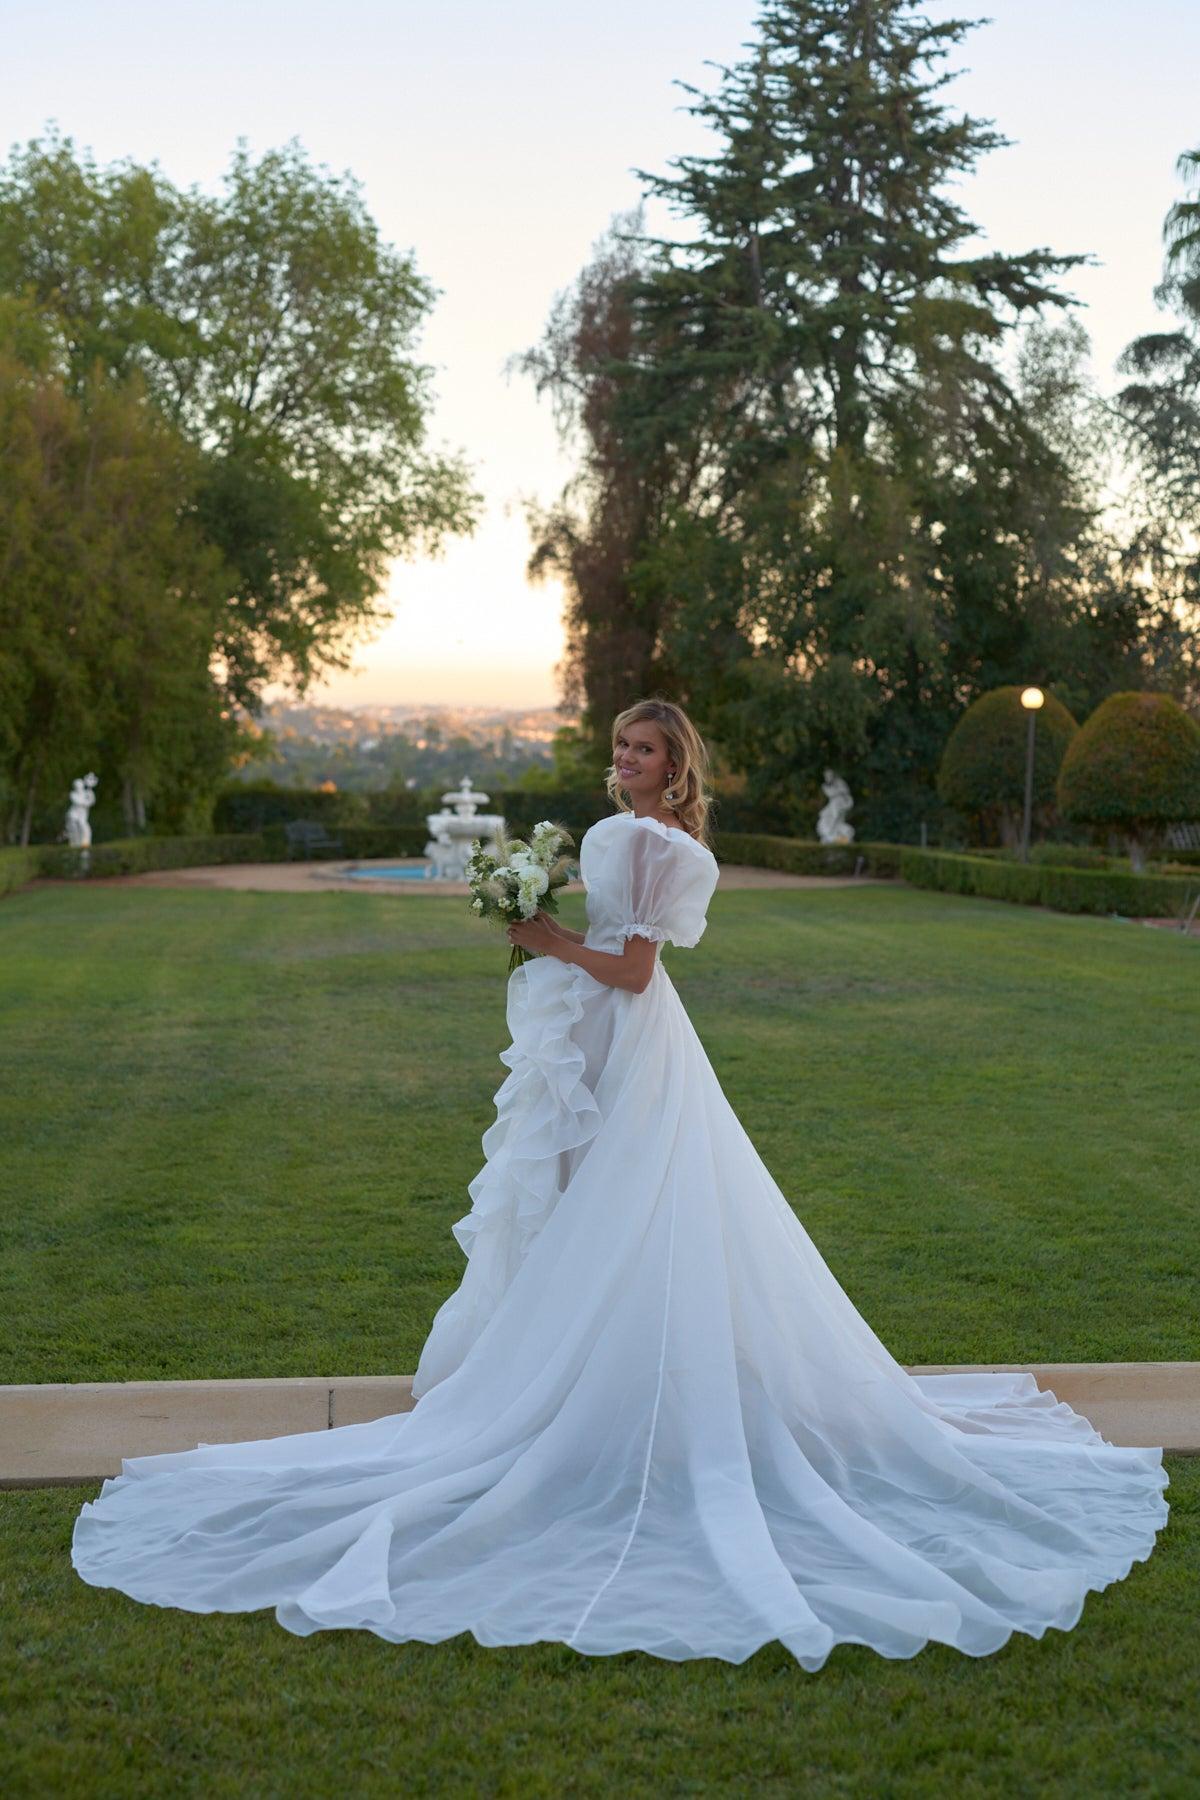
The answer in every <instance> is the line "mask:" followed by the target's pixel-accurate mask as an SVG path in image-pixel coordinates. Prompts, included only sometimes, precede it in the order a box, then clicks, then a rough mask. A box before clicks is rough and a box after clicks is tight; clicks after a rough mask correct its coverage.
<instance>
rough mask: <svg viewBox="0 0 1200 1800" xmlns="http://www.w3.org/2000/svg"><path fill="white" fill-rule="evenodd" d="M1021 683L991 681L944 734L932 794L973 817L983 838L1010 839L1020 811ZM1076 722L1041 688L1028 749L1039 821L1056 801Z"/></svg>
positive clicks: (1024, 725)
mask: <svg viewBox="0 0 1200 1800" xmlns="http://www.w3.org/2000/svg"><path fill="white" fill-rule="evenodd" d="M1023 692H1024V689H1023V688H1019V687H999V688H992V689H991V691H990V692H989V693H986V694H981V695H980V696H979V699H978V700H976V701H974V702H973V704H972V705H970V706H968V708H967V710H966V712H964V713H963V714H962V716H961V718H960V719H959V720H958V723H957V724H956V725H955V727H954V730H953V731H952V732H951V733H950V736H949V738H948V739H947V741H946V748H945V750H944V751H943V752H942V761H941V766H940V768H939V770H938V781H937V787H938V797H939V798H940V799H941V800H942V801H943V803H944V804H945V805H947V806H951V807H953V808H954V809H955V810H956V811H957V812H960V813H965V814H966V815H967V817H968V818H970V819H972V820H973V821H975V823H976V828H977V830H978V832H979V835H980V837H981V838H986V839H989V840H991V841H993V842H994V841H995V840H996V839H997V838H999V840H1000V842H1002V843H1004V844H1011V845H1015V844H1016V843H1017V841H1018V839H1019V837H1020V832H1021V823H1022V819H1023V815H1024V810H1025V760H1026V754H1027V748H1026V747H1027V743H1028V737H1029V713H1028V711H1027V710H1026V708H1025V707H1023V706H1022V705H1021V695H1022V693H1023ZM1078 730H1079V726H1078V724H1077V723H1076V721H1075V719H1074V718H1073V717H1072V716H1071V714H1070V713H1069V712H1068V711H1067V708H1066V707H1065V706H1064V705H1063V704H1062V702H1061V700H1056V699H1055V698H1054V696H1053V694H1046V696H1045V699H1044V701H1043V703H1042V706H1041V707H1040V709H1039V711H1038V719H1037V726H1036V728H1035V732H1034V750H1033V808H1034V812H1035V814H1037V813H1039V812H1040V814H1041V815H1042V818H1043V821H1045V820H1046V819H1047V816H1048V815H1051V814H1052V812H1053V808H1054V806H1055V802H1056V795H1057V787H1056V783H1057V777H1058V771H1059V768H1060V766H1061V764H1062V760H1063V757H1064V755H1065V753H1066V750H1067V747H1068V745H1069V744H1071V743H1072V742H1073V740H1074V738H1075V736H1076V734H1077V733H1078Z"/></svg>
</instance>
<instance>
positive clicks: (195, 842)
mask: <svg viewBox="0 0 1200 1800" xmlns="http://www.w3.org/2000/svg"><path fill="white" fill-rule="evenodd" d="M29 854H30V855H33V856H35V857H36V858H37V862H38V873H39V874H41V875H50V876H55V877H58V878H60V879H61V878H65V877H73V878H74V877H77V878H78V879H80V880H86V879H89V878H91V877H93V876H102V875H142V874H145V873H146V872H147V871H148V870H150V869H199V868H204V867H205V866H206V865H208V864H210V863H211V864H214V865H215V864H218V863H242V862H264V861H267V860H269V854H268V850H267V846H266V844H265V842H264V840H263V838H262V837H260V836H259V835H258V834H257V833H254V832H246V833H242V834H240V835H232V834H229V833H226V834H223V835H221V834H219V835H215V836H208V837H139V838H125V839H121V838H114V839H112V840H111V841H110V842H109V843H106V844H93V845H92V847H91V849H90V851H89V852H88V860H87V865H86V867H85V866H84V865H83V863H82V860H81V858H80V853H79V851H78V849H76V848H75V847H74V846H73V845H69V844H42V845H39V846H38V847H37V849H36V850H33V851H30V852H29Z"/></svg>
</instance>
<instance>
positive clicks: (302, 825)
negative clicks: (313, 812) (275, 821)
mask: <svg viewBox="0 0 1200 1800" xmlns="http://www.w3.org/2000/svg"><path fill="white" fill-rule="evenodd" d="M283 829H284V831H285V832H286V833H287V843H288V855H289V857H292V856H312V855H313V854H314V852H316V851H321V850H343V849H344V848H345V846H344V845H343V843H342V840H341V838H335V837H330V835H329V833H328V832H327V831H326V829H325V827H324V826H323V825H319V824H317V823H316V821H315V820H313V819H291V820H289V821H288V823H287V824H286V825H285V826H284V828H283Z"/></svg>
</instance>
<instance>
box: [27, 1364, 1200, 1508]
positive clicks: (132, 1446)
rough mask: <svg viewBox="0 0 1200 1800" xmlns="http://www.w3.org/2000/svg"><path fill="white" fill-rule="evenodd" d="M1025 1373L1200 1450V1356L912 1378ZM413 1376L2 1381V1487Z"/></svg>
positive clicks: (1155, 1435) (1073, 1400) (922, 1369)
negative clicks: (23, 1383)
mask: <svg viewBox="0 0 1200 1800" xmlns="http://www.w3.org/2000/svg"><path fill="white" fill-rule="evenodd" d="M1024 1369H1028V1370H1029V1372H1030V1373H1031V1374H1032V1375H1033V1376H1034V1377H1035V1379H1036V1380H1037V1383H1038V1386H1039V1387H1041V1388H1049V1389H1050V1390H1051V1391H1052V1392H1053V1393H1054V1394H1056V1395H1057V1397H1058V1398H1059V1399H1060V1400H1065V1401H1066V1402H1067V1404H1068V1405H1069V1406H1073V1407H1074V1408H1075V1410H1076V1412H1080V1413H1082V1414H1083V1415H1084V1417H1085V1418H1087V1419H1088V1420H1090V1422H1091V1423H1092V1424H1093V1425H1094V1426H1095V1428H1096V1430H1097V1431H1099V1432H1100V1433H1101V1435H1102V1436H1103V1437H1106V1438H1108V1439H1109V1441H1110V1442H1112V1443H1115V1444H1139V1445H1150V1446H1158V1445H1162V1446H1163V1447H1164V1449H1166V1450H1168V1451H1172V1452H1182V1453H1192V1452H1197V1451H1200V1363H1042V1364H1036V1363H958V1364H949V1363H941V1364H927V1365H919V1366H914V1367H913V1368H912V1370H911V1373H912V1374H914V1375H954V1374H960V1375H965V1374H969V1373H970V1374H978V1373H984V1372H987V1371H989V1370H991V1371H995V1372H997V1373H999V1372H1018V1371H1021V1370H1024ZM413 1405H414V1401H413V1397H412V1376H411V1375H335V1376H317V1375H312V1376H308V1375H304V1376H296V1377H292V1378H290V1379H289V1378H280V1379H266V1380H248V1381H116V1382H108V1381H85V1382H77V1383H75V1382H73V1383H61V1384H59V1383H50V1382H47V1383H32V1384H30V1385H28V1386H24V1387H2V1388H0V1487H7V1488H17V1487H61V1486H64V1485H67V1484H70V1483H74V1482H87V1481H101V1480H103V1479H105V1478H106V1477H108V1476H111V1475H119V1474H120V1472H121V1459H122V1457H126V1456H156V1455H159V1454H161V1453H162V1452H163V1451H167V1450H191V1449H194V1448H195V1446H196V1445H197V1444H200V1443H205V1444H232V1443H240V1442H244V1441H246V1440H249V1439H252V1438H267V1437H283V1436H286V1435H289V1434H291V1433H295V1432H302V1431H325V1430H327V1429H329V1428H331V1427H335V1426H338V1425H357V1424H363V1423H365V1422H366V1421H367V1420H369V1419H379V1418H386V1417H388V1416H389V1415H391V1414H393V1413H400V1412H409V1411H411V1409H412V1407H413Z"/></svg>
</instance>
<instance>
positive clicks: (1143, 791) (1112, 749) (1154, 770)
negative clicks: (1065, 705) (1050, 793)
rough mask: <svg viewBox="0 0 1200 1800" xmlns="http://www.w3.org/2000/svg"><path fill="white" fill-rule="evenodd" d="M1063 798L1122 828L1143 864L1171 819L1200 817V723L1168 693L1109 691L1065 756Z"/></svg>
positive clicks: (1075, 814)
mask: <svg viewBox="0 0 1200 1800" xmlns="http://www.w3.org/2000/svg"><path fill="white" fill-rule="evenodd" d="M1058 803H1059V806H1060V808H1061V810H1062V812H1063V814H1064V815H1065V816H1066V817H1067V818H1069V819H1075V820H1078V821H1079V822H1080V823H1082V824H1086V825H1092V826H1109V827H1110V828H1112V829H1115V830H1117V831H1120V832H1122V833H1123V834H1124V836H1125V837H1126V838H1127V840H1128V843H1129V855H1130V860H1131V861H1132V863H1133V866H1134V868H1135V869H1141V868H1143V867H1144V866H1145V858H1146V849H1147V847H1148V846H1149V845H1151V844H1153V843H1154V842H1155V841H1156V840H1158V839H1160V838H1161V837H1162V836H1164V835H1165V832H1166V829H1167V827H1168V826H1169V825H1174V824H1177V823H1178V822H1179V821H1180V820H1181V819H1186V820H1190V819H1197V818H1200V725H1197V723H1196V721H1195V719H1193V718H1191V717H1190V716H1189V715H1188V714H1187V713H1186V712H1184V710H1183V708H1182V707H1181V706H1180V705H1179V704H1178V702H1177V701H1175V700H1172V699H1171V697H1170V695H1169V694H1141V693H1131V694H1110V695H1109V697H1108V699H1107V700H1105V701H1103V702H1102V703H1101V705H1099V706H1098V707H1097V708H1096V710H1095V712H1094V713H1093V714H1092V716H1091V718H1090V719H1088V721H1087V723H1086V724H1085V725H1084V727H1083V729H1082V730H1081V731H1080V732H1079V733H1078V735H1077V736H1076V737H1075V739H1074V741H1073V742H1072V744H1071V746H1070V749H1069V750H1068V751H1067V754H1066V756H1065V757H1064V758H1063V765H1062V768H1061V769H1060V771H1059V776H1058Z"/></svg>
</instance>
